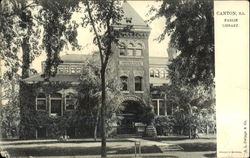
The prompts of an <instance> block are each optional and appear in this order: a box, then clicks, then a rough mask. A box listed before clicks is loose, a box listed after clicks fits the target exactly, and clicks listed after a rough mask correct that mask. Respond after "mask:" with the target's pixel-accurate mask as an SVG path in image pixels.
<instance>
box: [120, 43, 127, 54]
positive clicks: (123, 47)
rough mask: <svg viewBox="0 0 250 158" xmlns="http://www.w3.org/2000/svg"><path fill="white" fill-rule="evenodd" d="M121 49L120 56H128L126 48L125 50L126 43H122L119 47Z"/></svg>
mask: <svg viewBox="0 0 250 158" xmlns="http://www.w3.org/2000/svg"><path fill="white" fill-rule="evenodd" d="M119 50H120V56H126V50H125V44H124V43H122V44H121V45H120V47H119Z"/></svg>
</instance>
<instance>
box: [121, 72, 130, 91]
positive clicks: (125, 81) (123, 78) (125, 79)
mask: <svg viewBox="0 0 250 158" xmlns="http://www.w3.org/2000/svg"><path fill="white" fill-rule="evenodd" d="M120 78H121V83H122V87H121V90H122V91H127V90H128V77H127V76H121V77H120Z"/></svg>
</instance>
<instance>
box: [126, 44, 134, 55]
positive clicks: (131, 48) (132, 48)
mask: <svg viewBox="0 0 250 158" xmlns="http://www.w3.org/2000/svg"><path fill="white" fill-rule="evenodd" d="M127 52H128V53H127V54H128V56H133V55H134V45H133V44H132V43H129V44H128V49H127Z"/></svg>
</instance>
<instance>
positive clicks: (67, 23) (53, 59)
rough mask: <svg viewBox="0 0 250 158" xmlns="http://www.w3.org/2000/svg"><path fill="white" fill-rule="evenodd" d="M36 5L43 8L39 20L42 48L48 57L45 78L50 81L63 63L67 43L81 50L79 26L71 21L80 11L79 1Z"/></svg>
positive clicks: (59, 0)
mask: <svg viewBox="0 0 250 158" xmlns="http://www.w3.org/2000/svg"><path fill="white" fill-rule="evenodd" d="M36 3H37V4H38V5H39V6H41V9H40V10H39V12H38V16H37V18H38V20H39V21H40V23H41V24H42V26H43V38H42V48H43V49H44V50H45V52H46V55H47V59H46V63H45V64H46V67H45V73H44V77H45V79H49V77H50V76H54V75H55V74H56V72H57V66H58V65H59V64H60V63H61V60H60V56H59V55H60V52H61V51H62V50H63V48H64V46H65V45H66V44H67V42H69V43H70V44H72V46H73V47H74V48H79V45H78V43H77V39H76V37H77V27H78V24H77V23H76V21H72V20H71V18H72V14H73V12H75V11H77V10H78V9H79V7H78V4H79V1H77V0H75V1H68V0H53V1H49V0H37V1H36Z"/></svg>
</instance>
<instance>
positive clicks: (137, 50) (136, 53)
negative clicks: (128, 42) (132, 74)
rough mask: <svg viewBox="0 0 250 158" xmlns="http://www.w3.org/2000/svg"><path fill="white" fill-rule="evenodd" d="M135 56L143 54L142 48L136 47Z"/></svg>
mask: <svg viewBox="0 0 250 158" xmlns="http://www.w3.org/2000/svg"><path fill="white" fill-rule="evenodd" d="M135 56H137V57H140V56H142V50H141V49H136V50H135Z"/></svg>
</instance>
